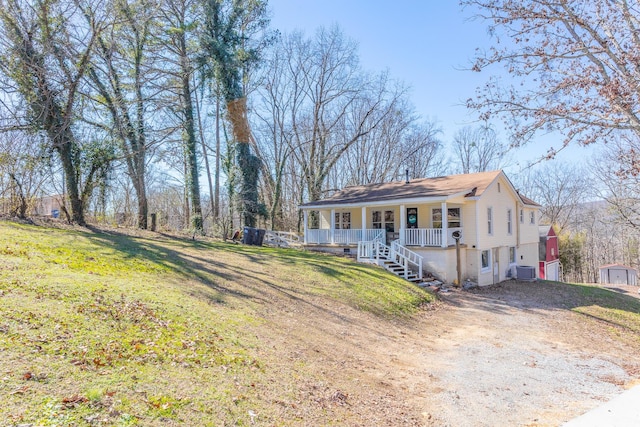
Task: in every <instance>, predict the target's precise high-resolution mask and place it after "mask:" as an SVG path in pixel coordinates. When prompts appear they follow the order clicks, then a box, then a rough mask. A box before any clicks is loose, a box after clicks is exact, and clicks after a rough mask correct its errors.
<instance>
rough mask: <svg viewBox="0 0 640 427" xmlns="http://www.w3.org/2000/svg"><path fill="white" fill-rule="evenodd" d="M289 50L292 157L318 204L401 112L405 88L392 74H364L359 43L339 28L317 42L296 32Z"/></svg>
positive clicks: (319, 36)
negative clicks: (348, 156)
mask: <svg viewBox="0 0 640 427" xmlns="http://www.w3.org/2000/svg"><path fill="white" fill-rule="evenodd" d="M283 48H284V49H285V51H286V52H287V55H288V58H289V69H290V70H293V72H291V73H290V74H289V76H290V77H289V78H290V79H292V82H291V85H292V88H293V89H294V91H293V92H292V93H291V95H290V96H291V97H292V101H291V106H290V111H291V113H289V112H288V115H289V117H290V118H291V119H290V120H291V124H290V125H291V130H292V138H291V139H290V141H289V143H290V145H291V155H292V156H293V157H294V159H295V162H296V163H297V164H298V165H299V167H300V168H301V169H302V171H303V174H302V177H301V178H302V179H303V180H304V186H305V190H306V192H307V197H308V198H309V199H310V200H317V199H319V198H320V197H322V195H323V191H324V190H325V188H326V187H325V186H326V179H327V177H328V176H329V174H330V173H331V171H332V170H333V168H334V167H335V166H336V164H337V162H338V161H339V160H340V159H341V158H342V156H343V155H344V154H345V153H346V152H347V151H348V150H349V149H350V147H352V146H353V145H354V144H356V143H357V142H359V141H361V140H362V139H363V138H365V137H366V136H367V135H369V134H370V133H371V132H372V131H373V130H374V129H376V128H378V127H379V126H381V125H382V124H383V123H384V121H385V120H386V119H387V118H388V117H389V116H391V115H392V114H394V113H395V112H396V111H397V103H398V102H399V100H400V99H401V98H402V96H403V95H404V93H405V89H404V88H403V87H402V86H399V85H396V84H394V82H392V81H391V80H390V79H389V77H388V75H387V74H386V73H383V74H380V75H368V74H366V73H365V72H363V71H362V70H361V68H360V66H359V64H358V55H357V49H356V44H355V43H354V42H352V41H350V40H348V39H346V38H345V37H344V35H343V33H342V32H341V30H340V29H339V28H338V27H333V28H331V29H325V28H321V29H319V30H318V31H317V33H316V36H315V38H314V39H312V40H307V39H305V38H304V37H303V35H302V34H300V33H294V34H292V35H290V36H288V37H286V38H284V39H283Z"/></svg>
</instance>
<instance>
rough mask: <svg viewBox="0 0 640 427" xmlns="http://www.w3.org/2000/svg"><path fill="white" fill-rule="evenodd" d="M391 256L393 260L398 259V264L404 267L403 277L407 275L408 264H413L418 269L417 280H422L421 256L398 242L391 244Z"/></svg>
mask: <svg viewBox="0 0 640 427" xmlns="http://www.w3.org/2000/svg"><path fill="white" fill-rule="evenodd" d="M391 256H392V257H393V259H394V260H395V259H396V258H397V259H398V264H400V265H401V266H403V267H404V273H405V277H408V274H409V264H410V263H411V264H413V265H415V266H416V267H418V278H419V279H422V260H423V258H422V256H421V255H420V254H418V253H416V252H413V251H412V250H410V249H408V248H406V247H405V246H402V245H401V244H400V241H399V240H394V241H392V242H391Z"/></svg>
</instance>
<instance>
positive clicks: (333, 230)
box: [329, 209, 336, 243]
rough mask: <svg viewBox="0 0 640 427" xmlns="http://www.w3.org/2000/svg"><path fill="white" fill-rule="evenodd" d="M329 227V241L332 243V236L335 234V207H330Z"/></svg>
mask: <svg viewBox="0 0 640 427" xmlns="http://www.w3.org/2000/svg"><path fill="white" fill-rule="evenodd" d="M330 220H331V229H330V230H329V233H330V234H331V236H329V241H330V242H331V243H333V242H334V241H335V239H334V236H335V234H336V210H335V209H331V218H330Z"/></svg>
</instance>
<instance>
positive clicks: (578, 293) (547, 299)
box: [448, 280, 640, 330]
mask: <svg viewBox="0 0 640 427" xmlns="http://www.w3.org/2000/svg"><path fill="white" fill-rule="evenodd" d="M469 293H470V294H472V295H473V299H474V307H476V308H477V309H480V310H487V311H492V312H507V310H508V309H512V308H516V309H519V310H523V311H540V310H568V311H573V312H576V313H579V314H581V315H585V316H587V317H590V318H593V319H596V320H600V321H603V322H606V323H609V324H612V325H616V326H620V327H623V328H627V329H631V330H635V329H636V328H638V327H640V299H638V298H635V297H631V296H628V295H624V294H621V293H618V292H614V291H612V290H609V289H605V288H600V287H597V286H591V285H583V284H572V283H562V282H551V281H545V280H539V281H536V282H522V281H517V280H509V281H506V282H502V283H500V284H497V285H493V286H488V287H486V288H476V289H473V290H471V291H469ZM448 301H449V303H451V304H453V305H464V304H465V302H464V299H462V300H456V298H449V299H448ZM594 308H595V309H594ZM616 312H623V313H626V314H627V315H626V316H625V317H626V319H625V320H621V321H619V322H618V321H616V320H615V317H616V314H615V313H616Z"/></svg>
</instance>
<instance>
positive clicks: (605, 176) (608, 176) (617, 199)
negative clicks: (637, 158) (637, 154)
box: [591, 141, 640, 230]
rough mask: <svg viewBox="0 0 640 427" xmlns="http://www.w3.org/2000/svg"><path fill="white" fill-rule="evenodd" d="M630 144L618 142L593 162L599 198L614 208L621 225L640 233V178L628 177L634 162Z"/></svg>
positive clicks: (592, 166)
mask: <svg viewBox="0 0 640 427" xmlns="http://www.w3.org/2000/svg"><path fill="white" fill-rule="evenodd" d="M626 148H627V147H626V144H625V143H624V142H621V141H616V142H614V143H613V144H611V145H609V146H607V148H605V149H603V150H601V151H600V153H598V155H597V157H596V158H594V159H593V160H592V161H591V168H592V169H593V170H594V178H595V180H596V182H597V183H599V185H598V188H599V190H600V192H599V195H600V197H602V198H603V199H604V200H606V201H607V203H608V204H609V205H610V206H611V207H612V209H613V210H614V212H615V213H616V216H617V218H618V219H619V221H621V222H623V223H624V224H626V225H627V226H629V227H631V228H633V229H635V230H640V176H639V175H636V174H631V173H628V171H629V170H630V169H633V168H634V165H633V163H634V159H633V158H632V157H629V156H627V151H626Z"/></svg>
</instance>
